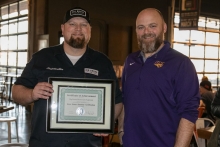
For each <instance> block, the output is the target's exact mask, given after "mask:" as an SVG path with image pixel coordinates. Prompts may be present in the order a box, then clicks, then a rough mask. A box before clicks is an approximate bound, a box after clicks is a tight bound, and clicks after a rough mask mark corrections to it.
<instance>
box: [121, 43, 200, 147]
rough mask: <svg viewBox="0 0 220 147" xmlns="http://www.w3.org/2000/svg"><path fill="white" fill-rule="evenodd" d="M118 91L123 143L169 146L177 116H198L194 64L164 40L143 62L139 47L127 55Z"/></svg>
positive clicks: (191, 118)
mask: <svg viewBox="0 0 220 147" xmlns="http://www.w3.org/2000/svg"><path fill="white" fill-rule="evenodd" d="M122 92H123V102H124V108H125V120H124V136H123V145H124V147H173V146H174V143H175V136H176V131H177V129H178V125H179V121H180V119H181V118H185V119H187V120H189V121H191V122H193V123H194V122H195V121H196V119H197V118H198V110H197V108H198V106H199V100H200V94H199V81H198V77H197V73H196V70H195V67H194V65H193V64H192V62H191V60H190V59H189V58H188V57H187V56H185V55H183V54H181V53H179V52H178V51H176V50H174V49H172V48H170V44H169V43H168V42H165V45H164V47H163V48H162V49H161V50H160V51H159V52H157V53H156V54H154V55H153V56H151V57H149V58H147V59H146V61H145V62H143V59H142V56H141V55H140V51H138V52H135V53H132V54H130V55H129V56H128V57H127V59H126V61H125V65H124V71H123V76H122Z"/></svg>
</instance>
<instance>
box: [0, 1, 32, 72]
mask: <svg viewBox="0 0 220 147" xmlns="http://www.w3.org/2000/svg"><path fill="white" fill-rule="evenodd" d="M0 28H1V29H0V71H6V72H8V73H9V74H21V72H22V71H23V69H24V67H25V65H26V63H27V50H28V1H27V0H19V1H18V2H15V3H11V4H8V5H6V6H2V7H0Z"/></svg>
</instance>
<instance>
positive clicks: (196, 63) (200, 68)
mask: <svg viewBox="0 0 220 147" xmlns="http://www.w3.org/2000/svg"><path fill="white" fill-rule="evenodd" d="M191 61H192V63H193V64H194V66H195V68H196V71H197V72H203V70H204V60H195V59H191Z"/></svg>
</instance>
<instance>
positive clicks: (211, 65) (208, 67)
mask: <svg viewBox="0 0 220 147" xmlns="http://www.w3.org/2000/svg"><path fill="white" fill-rule="evenodd" d="M205 72H218V61H217V60H205Z"/></svg>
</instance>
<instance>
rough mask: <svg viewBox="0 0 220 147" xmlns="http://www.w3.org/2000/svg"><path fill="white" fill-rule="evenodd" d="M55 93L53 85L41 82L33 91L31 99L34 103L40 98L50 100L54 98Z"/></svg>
mask: <svg viewBox="0 0 220 147" xmlns="http://www.w3.org/2000/svg"><path fill="white" fill-rule="evenodd" d="M53 92H54V91H53V86H52V85H51V84H49V83H47V82H40V83H38V84H37V85H36V86H35V87H34V89H33V90H32V93H31V97H32V99H33V100H34V101H36V100H38V99H39V98H42V99H48V98H49V97H50V96H52V93H53Z"/></svg>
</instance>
